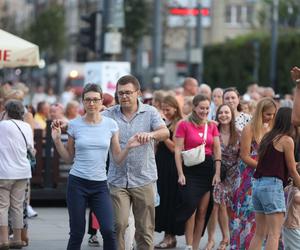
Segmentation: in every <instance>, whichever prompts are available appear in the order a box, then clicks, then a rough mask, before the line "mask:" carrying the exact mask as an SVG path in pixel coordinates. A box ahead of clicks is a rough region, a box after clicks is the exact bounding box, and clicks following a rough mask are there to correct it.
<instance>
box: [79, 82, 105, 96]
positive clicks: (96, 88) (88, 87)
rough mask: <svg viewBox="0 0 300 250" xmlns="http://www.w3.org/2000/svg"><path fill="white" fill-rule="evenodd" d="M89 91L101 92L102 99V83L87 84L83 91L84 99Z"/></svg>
mask: <svg viewBox="0 0 300 250" xmlns="http://www.w3.org/2000/svg"><path fill="white" fill-rule="evenodd" d="M88 92H97V93H99V94H100V97H101V99H102V95H103V92H102V88H101V87H100V85H98V84H96V83H88V84H86V85H85V86H84V88H83V91H82V95H81V98H82V100H83V99H84V95H85V94H86V93H88Z"/></svg>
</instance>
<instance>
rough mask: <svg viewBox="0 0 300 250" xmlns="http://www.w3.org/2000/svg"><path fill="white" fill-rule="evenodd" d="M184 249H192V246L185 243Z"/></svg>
mask: <svg viewBox="0 0 300 250" xmlns="http://www.w3.org/2000/svg"><path fill="white" fill-rule="evenodd" d="M184 250H193V246H191V245H186V246H185V248H184Z"/></svg>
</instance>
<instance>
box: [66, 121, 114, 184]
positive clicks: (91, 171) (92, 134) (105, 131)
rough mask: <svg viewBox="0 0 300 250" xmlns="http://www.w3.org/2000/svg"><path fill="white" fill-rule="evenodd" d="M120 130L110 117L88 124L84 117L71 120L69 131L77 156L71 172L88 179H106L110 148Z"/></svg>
mask: <svg viewBox="0 0 300 250" xmlns="http://www.w3.org/2000/svg"><path fill="white" fill-rule="evenodd" d="M118 130H119V129H118V125H117V123H116V122H115V121H114V120H113V119H110V118H108V117H103V119H102V120H101V121H100V122H99V123H97V124H88V123H86V122H85V121H84V118H83V117H78V118H76V119H74V120H71V121H70V122H69V126H68V131H67V133H68V134H69V135H70V136H71V137H72V138H74V141H75V156H74V163H73V166H72V168H71V171H70V174H71V175H75V176H77V177H80V178H83V179H87V180H93V181H103V180H106V179H107V176H106V160H107V155H108V150H109V147H110V143H111V138H112V136H113V135H114V134H115V133H116V132H117V131H118Z"/></svg>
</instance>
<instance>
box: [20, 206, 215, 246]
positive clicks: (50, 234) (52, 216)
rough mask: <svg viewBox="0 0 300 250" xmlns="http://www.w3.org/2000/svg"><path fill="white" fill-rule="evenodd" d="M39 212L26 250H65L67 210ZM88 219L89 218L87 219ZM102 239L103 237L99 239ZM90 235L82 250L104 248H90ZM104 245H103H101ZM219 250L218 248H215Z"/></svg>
mask: <svg viewBox="0 0 300 250" xmlns="http://www.w3.org/2000/svg"><path fill="white" fill-rule="evenodd" d="M34 209H35V210H36V211H37V212H38V217H36V218H33V219H30V220H29V239H30V242H29V246H28V247H26V248H23V249H24V250H65V249H66V246H67V241H68V232H69V223H68V212H67V209H66V208H37V207H35V208H34ZM87 218H88V217H87ZM162 237H163V234H158V233H156V234H155V243H158V242H159V241H160V240H161V239H162ZM99 238H101V237H99ZM216 240H217V242H219V241H220V240H221V235H220V231H219V230H217V233H216ZM87 241H88V235H86V236H85V238H84V241H83V243H82V248H81V249H82V250H96V249H102V247H100V248H99V247H98V248H97V247H89V246H88V244H87ZM206 241H207V237H206V235H205V236H204V238H203V239H202V240H201V245H200V249H204V246H205V244H206ZM177 242H178V243H177V248H176V249H183V248H184V246H185V240H184V237H183V236H181V237H178V238H177ZM101 244H102V243H101ZM215 249H217V247H215Z"/></svg>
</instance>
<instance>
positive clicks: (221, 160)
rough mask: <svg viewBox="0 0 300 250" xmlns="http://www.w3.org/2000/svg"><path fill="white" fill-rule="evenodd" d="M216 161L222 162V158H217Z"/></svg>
mask: <svg viewBox="0 0 300 250" xmlns="http://www.w3.org/2000/svg"><path fill="white" fill-rule="evenodd" d="M216 161H219V162H222V160H220V159H216V160H214V162H216Z"/></svg>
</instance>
